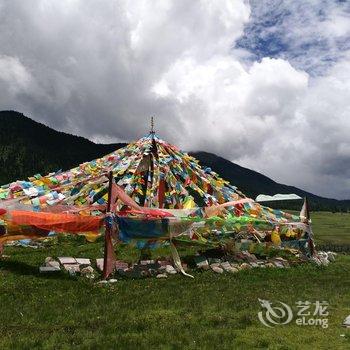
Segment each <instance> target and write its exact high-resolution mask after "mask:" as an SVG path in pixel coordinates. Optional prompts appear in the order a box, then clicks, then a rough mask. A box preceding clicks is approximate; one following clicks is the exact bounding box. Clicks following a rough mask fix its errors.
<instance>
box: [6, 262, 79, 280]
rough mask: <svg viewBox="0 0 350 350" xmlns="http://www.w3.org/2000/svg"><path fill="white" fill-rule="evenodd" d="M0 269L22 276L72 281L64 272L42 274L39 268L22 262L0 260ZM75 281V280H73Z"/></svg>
mask: <svg viewBox="0 0 350 350" xmlns="http://www.w3.org/2000/svg"><path fill="white" fill-rule="evenodd" d="M0 268H1V270H3V271H7V272H11V273H14V274H16V275H21V276H33V277H39V278H44V279H58V280H72V277H70V276H68V274H65V273H64V272H63V271H57V272H47V273H40V272H39V268H38V266H33V265H29V264H27V263H24V262H21V261H12V260H0ZM73 279H74V278H73Z"/></svg>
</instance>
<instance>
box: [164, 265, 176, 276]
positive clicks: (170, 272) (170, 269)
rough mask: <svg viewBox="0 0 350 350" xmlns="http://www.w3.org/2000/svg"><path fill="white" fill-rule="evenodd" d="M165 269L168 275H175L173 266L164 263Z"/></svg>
mask: <svg viewBox="0 0 350 350" xmlns="http://www.w3.org/2000/svg"><path fill="white" fill-rule="evenodd" d="M165 271H166V273H168V274H169V275H175V274H176V273H177V272H176V270H175V269H174V267H173V266H171V265H166V266H165Z"/></svg>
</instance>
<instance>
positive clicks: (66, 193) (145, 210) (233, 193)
mask: <svg viewBox="0 0 350 350" xmlns="http://www.w3.org/2000/svg"><path fill="white" fill-rule="evenodd" d="M109 174H110V178H108V175H109ZM0 208H2V209H0V244H1V243H3V242H5V241H7V240H14V239H22V238H28V237H29V238H41V237H46V236H47V233H48V232H50V231H56V232H67V233H84V234H86V235H87V237H90V238H91V237H93V236H94V235H97V234H98V233H99V232H101V231H103V229H104V224H105V223H107V225H106V227H107V228H111V227H112V226H113V227H116V228H119V230H118V232H119V233H118V238H119V239H120V240H122V241H125V242H135V241H136V242H137V243H138V244H140V243H142V244H144V243H156V242H162V241H169V240H171V241H173V240H177V241H178V242H180V241H186V242H187V243H194V242H197V243H198V242H200V243H201V244H208V245H209V244H214V245H215V244H220V242H223V241H224V240H225V239H228V238H230V239H235V238H237V237H239V236H240V235H242V233H244V234H245V235H248V236H249V237H251V238H253V239H255V240H257V241H259V242H261V241H265V240H269V241H271V242H272V243H274V244H276V245H280V244H282V241H285V242H287V243H288V244H294V245H296V246H297V247H299V248H300V247H301V244H302V245H305V242H306V241H310V240H312V236H311V231H310V225H309V222H305V220H304V221H303V220H302V219H300V217H299V216H292V215H290V214H287V213H285V212H283V211H280V210H274V209H270V208H267V207H264V206H262V205H260V204H259V203H257V202H254V201H253V200H252V199H249V198H246V197H245V196H244V194H243V193H241V192H240V191H239V190H238V189H237V188H236V187H235V186H233V185H231V184H230V183H229V182H227V181H225V180H223V179H222V178H221V177H220V176H219V175H218V174H217V173H215V172H214V171H212V170H211V169H210V168H202V167H201V166H200V165H199V163H198V161H197V160H196V159H195V158H193V157H191V156H189V155H188V154H187V153H184V152H181V151H180V150H179V149H178V148H177V147H175V146H173V145H171V144H169V143H167V142H165V141H163V140H161V139H160V138H159V137H158V136H156V135H155V134H154V132H153V131H152V132H151V133H150V134H149V135H148V136H146V137H143V138H141V139H139V140H138V141H136V142H133V143H130V144H129V145H127V146H126V147H124V148H121V149H118V150H117V151H115V152H113V153H111V154H108V155H106V156H104V157H102V158H99V159H96V160H93V161H91V162H87V163H83V164H80V165H79V166H77V167H76V168H73V169H71V170H69V171H65V172H61V171H60V172H57V173H51V174H48V175H46V176H41V175H35V176H33V177H31V178H29V179H28V181H15V182H13V183H10V184H7V185H3V186H1V187H0ZM301 242H302V243H301ZM142 244H140V246H142Z"/></svg>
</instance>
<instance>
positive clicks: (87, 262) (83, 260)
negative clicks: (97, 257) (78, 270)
mask: <svg viewBox="0 0 350 350" xmlns="http://www.w3.org/2000/svg"><path fill="white" fill-rule="evenodd" d="M75 260H76V261H77V263H78V264H80V265H90V264H91V261H90V259H87V258H75Z"/></svg>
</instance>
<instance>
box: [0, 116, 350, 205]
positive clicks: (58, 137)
mask: <svg viewBox="0 0 350 350" xmlns="http://www.w3.org/2000/svg"><path fill="white" fill-rule="evenodd" d="M0 126H1V127H0V184H5V183H8V182H11V181H15V180H17V179H25V178H27V177H28V176H32V175H34V174H37V173H41V174H47V173H49V172H53V171H57V170H59V169H63V170H65V169H70V168H72V167H74V166H77V165H78V164H80V163H83V162H85V161H89V160H92V159H95V158H99V157H102V156H104V155H105V154H108V153H110V152H112V151H114V150H116V149H118V148H121V147H124V146H125V145H126V144H124V143H116V144H108V145H105V144H96V143H94V142H91V141H89V140H87V139H85V138H83V137H80V136H74V135H70V134H67V133H64V132H59V131H56V130H53V129H51V128H49V127H48V126H45V125H43V124H41V123H38V122H35V121H34V120H32V119H30V118H27V117H25V116H24V115H23V114H21V113H18V112H14V111H2V112H1V111H0ZM190 154H191V155H192V156H194V157H195V158H197V159H198V160H199V161H200V163H201V164H202V165H203V166H208V167H211V168H212V169H213V170H214V171H216V172H217V173H219V174H220V175H221V176H222V177H223V178H224V179H226V180H228V181H230V182H231V183H232V184H233V185H235V186H237V187H238V188H239V189H240V190H241V191H242V192H243V193H245V194H246V195H248V196H250V197H252V198H255V197H256V196H257V195H258V194H261V193H262V194H270V195H273V194H276V193H295V194H298V195H299V196H302V197H304V196H307V197H308V198H309V199H310V202H311V206H312V208H313V209H314V210H316V209H317V210H333V211H339V210H347V209H348V208H350V200H346V201H339V200H336V199H329V198H323V197H320V196H317V195H314V194H312V193H309V192H306V191H303V190H301V189H298V188H296V187H293V186H287V185H283V184H279V183H277V182H275V181H273V180H271V179H270V178H268V177H267V176H265V175H262V174H260V173H258V172H256V171H253V170H250V169H247V168H244V167H241V166H239V165H237V164H235V163H232V162H230V161H228V160H227V159H224V158H222V157H218V156H217V155H215V154H213V153H208V152H191V153H190ZM269 205H270V204H269ZM276 205H277V206H280V207H284V208H286V207H288V208H290V209H298V208H300V205H301V204H300V203H296V202H295V201H290V202H286V203H281V202H279V203H277V204H276Z"/></svg>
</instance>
